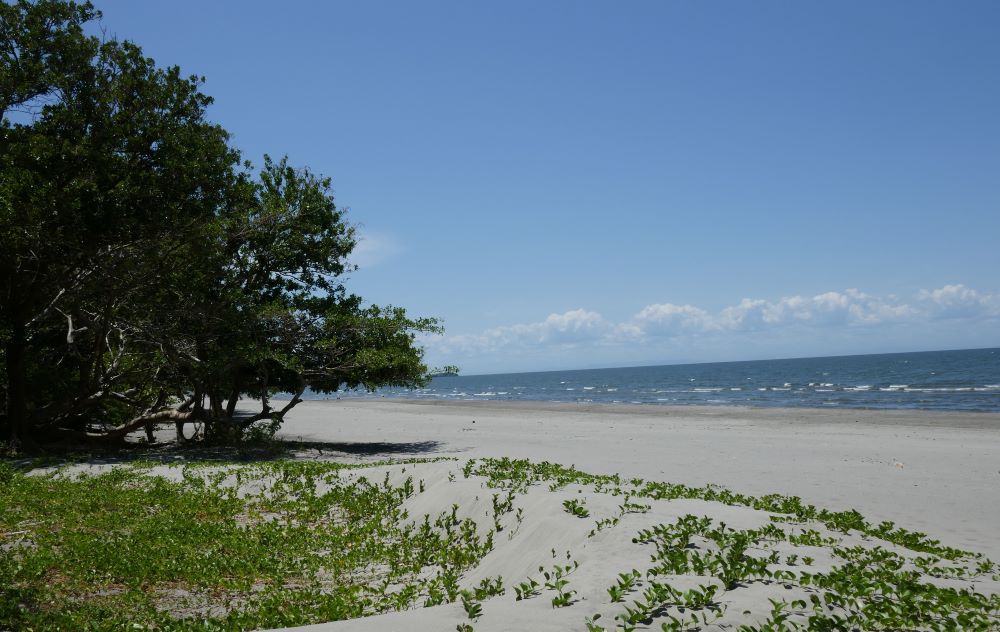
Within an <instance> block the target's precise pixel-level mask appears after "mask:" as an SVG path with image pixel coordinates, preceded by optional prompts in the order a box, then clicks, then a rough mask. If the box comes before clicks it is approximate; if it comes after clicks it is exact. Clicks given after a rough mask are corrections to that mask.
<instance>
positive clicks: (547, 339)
mask: <svg viewBox="0 0 1000 632" xmlns="http://www.w3.org/2000/svg"><path fill="white" fill-rule="evenodd" d="M956 318H964V319H968V320H970V321H973V320H981V321H984V322H985V321H990V322H992V319H1000V295H997V294H990V293H983V292H977V291H976V290H973V289H970V288H967V287H965V286H963V285H946V286H944V287H941V288H938V289H933V290H921V291H920V292H918V293H917V294H916V296H914V297H913V300H910V301H909V302H907V301H906V300H903V299H900V298H899V297H897V296H895V295H887V296H885V297H878V296H874V295H871V294H866V293H864V292H862V291H860V290H857V289H847V290H843V291H830V292H824V293H821V294H817V295H814V296H800V295H794V296H786V297H782V298H780V299H777V300H768V299H761V298H744V299H742V300H740V301H739V302H738V303H736V304H735V305H730V306H728V307H725V308H723V309H720V310H718V311H717V312H715V313H712V312H709V311H707V310H705V309H703V308H700V307H697V306H694V305H687V304H684V305H679V304H674V303H654V304H651V305H647V306H646V307H643V308H642V309H640V310H639V311H638V312H636V313H635V315H633V316H632V317H631V318H628V319H626V320H624V321H622V322H618V323H615V322H611V321H609V320H608V319H606V318H604V317H603V316H602V315H601V314H599V313H598V312H595V311H591V310H587V309H582V308H581V309H574V310H570V311H567V312H563V313H553V314H550V315H549V316H548V317H546V318H545V319H544V320H541V321H538V322H532V323H521V324H515V325H508V326H503V327H496V328H493V329H488V330H486V331H483V332H482V333H479V334H458V335H445V336H434V337H428V338H426V339H424V342H425V344H426V346H427V347H428V349H429V350H431V351H433V352H434V354H435V355H440V356H444V357H456V356H457V357H459V358H461V357H473V356H476V355H479V354H486V353H490V354H495V353H498V352H502V351H510V352H515V351H525V350H531V351H533V352H536V353H537V352H544V350H545V349H547V348H552V349H562V350H566V349H569V348H575V349H578V350H580V349H586V348H590V347H597V346H606V347H609V348H610V347H614V348H617V349H619V350H621V351H623V353H625V354H628V353H629V350H633V351H637V352H638V351H641V350H644V349H645V348H646V346H648V345H651V344H661V343H663V344H666V343H668V342H669V341H671V340H683V341H687V342H689V341H690V340H692V339H695V338H697V339H699V340H702V341H705V342H706V344H708V343H709V342H712V341H714V342H715V343H718V342H719V341H733V342H738V341H739V340H740V339H744V340H750V338H748V336H750V335H751V334H753V333H755V332H763V331H768V332H771V333H770V334H769V336H772V337H773V336H781V335H784V334H787V335H788V336H791V335H793V332H799V334H794V335H803V332H810V331H812V332H823V335H829V336H836V335H838V332H842V333H843V334H844V335H846V332H847V331H851V330H854V331H859V330H871V331H876V330H877V328H878V327H884V326H887V325H891V324H896V323H907V324H918V325H919V324H925V325H930V324H932V323H934V322H938V321H947V320H948V319H956ZM808 335H813V334H808ZM657 341H659V342H657ZM688 346H691V345H690V344H688Z"/></svg>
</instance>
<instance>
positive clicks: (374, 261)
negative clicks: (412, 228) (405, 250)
mask: <svg viewBox="0 0 1000 632" xmlns="http://www.w3.org/2000/svg"><path fill="white" fill-rule="evenodd" d="M401 251H402V248H401V247H400V245H399V243H398V242H397V241H396V240H395V239H394V238H393V237H392V236H390V235H386V234H384V233H370V232H366V233H364V234H359V235H358V243H357V245H355V246H354V251H353V252H352V253H351V256H350V257H349V259H350V262H351V263H353V264H355V265H357V266H358V267H359V268H361V269H362V270H364V269H365V268H371V267H372V266H377V265H378V264H380V263H382V262H384V261H387V260H389V259H391V258H393V257H395V256H396V255H397V254H399V253H400V252H401Z"/></svg>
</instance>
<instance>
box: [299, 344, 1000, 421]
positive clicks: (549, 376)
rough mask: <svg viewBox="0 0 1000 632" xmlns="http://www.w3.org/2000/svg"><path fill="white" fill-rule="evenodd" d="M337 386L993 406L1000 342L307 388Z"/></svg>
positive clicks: (632, 400) (435, 392)
mask: <svg viewBox="0 0 1000 632" xmlns="http://www.w3.org/2000/svg"><path fill="white" fill-rule="evenodd" d="M336 396H341V397H362V398H372V397H379V398H380V397H395V398H407V399H423V400H520V401H525V400H535V401H550V402H579V403H606V404H648V405H730V406H775V407H806V408H826V407H831V406H837V407H841V408H879V409H926V410H959V411H982V412H1000V349H968V350H961V351H927V352H917V353H887V354H878V355H856V356H834V357H824V358H795V359H789V360H755V361H747V362H712V363H705V364H674V365H665V366H642V367H628V368H614V369H583V370H575V371H544V372H536V373H501V374H496V375H459V376H447V377H436V378H434V379H433V380H432V381H431V383H430V384H429V385H428V386H427V387H425V388H419V389H400V388H386V389H379V390H378V391H376V392H374V393H368V392H364V391H348V392H346V393H338V394H336V395H328V396H320V395H314V396H313V398H315V399H323V398H332V397H336Z"/></svg>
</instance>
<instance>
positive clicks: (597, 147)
mask: <svg viewBox="0 0 1000 632" xmlns="http://www.w3.org/2000/svg"><path fill="white" fill-rule="evenodd" d="M97 4H98V7H99V8H100V9H101V10H103V12H104V21H103V27H104V28H105V29H106V31H107V33H109V34H111V35H116V36H118V37H119V38H127V39H132V40H135V41H136V42H137V43H139V44H140V45H142V46H143V48H144V49H145V51H146V52H147V54H149V55H150V56H152V57H154V58H155V59H156V60H157V61H158V62H159V63H161V64H179V65H180V66H181V67H182V69H183V70H184V71H185V72H189V73H194V74H199V75H204V76H205V77H206V78H207V82H206V86H205V91H206V92H207V93H208V94H211V95H212V96H214V97H215V98H216V104H215V105H214V106H213V108H212V110H211V116H212V117H213V119H214V120H216V121H218V122H219V123H221V124H222V125H224V126H225V127H226V128H227V129H229V130H230V131H231V132H232V133H233V135H234V143H235V145H236V146H238V147H240V148H241V149H242V150H243V151H244V152H245V153H246V155H247V157H248V158H250V159H251V160H254V161H255V162H258V163H259V162H260V157H261V155H262V154H264V153H265V152H267V153H270V154H272V155H281V154H288V155H289V157H290V159H291V160H292V162H293V163H295V164H298V165H302V166H309V167H310V168H311V169H313V170H314V171H317V172H320V173H323V174H326V175H330V176H331V177H332V178H333V180H334V187H335V191H336V195H337V200H338V203H339V204H340V205H342V206H348V207H350V209H351V213H350V217H351V219H352V221H354V222H356V223H358V224H359V226H360V233H361V235H362V236H363V241H362V243H361V245H360V247H359V251H358V253H357V256H356V260H357V262H358V263H359V264H360V265H361V266H362V269H361V270H360V271H358V272H356V273H354V274H353V275H352V278H351V280H350V287H351V288H352V289H353V290H355V291H356V292H357V293H359V294H361V295H362V296H364V297H366V298H367V299H368V300H370V301H372V302H377V303H393V304H398V305H402V306H405V307H407V308H408V310H409V311H411V312H412V313H413V314H418V315H433V316H439V317H441V318H442V319H443V320H444V324H445V327H446V330H447V333H446V334H445V336H444V337H435V338H431V339H427V340H426V341H425V344H426V347H427V360H428V362H429V363H431V364H438V365H439V364H445V363H450V364H458V365H460V366H461V367H462V368H463V370H464V372H466V373H489V372H500V371H515V370H536V369H539V370H540V369H556V368H582V367H599V366H620V365H636V364H664V363H672V362H687V361H711V360H736V359H753V358H768V357H789V356H807V355H832V354H841V353H865V352H883V351H905V350H925V349H943V348H957V347H986V346H1000V275H998V272H997V271H998V270H1000V176H998V174H1000V116H997V112H1000V38H998V37H996V25H997V24H998V23H1000V4H998V3H996V2H992V1H983V2H975V1H968V2H961V3H950V2H944V1H941V2H921V1H916V0H907V1H896V2H893V1H883V2H860V1H854V2H840V3H815V2H790V1H789V2H753V3H750V2H697V3H695V2H660V1H657V2H628V3H612V2H601V3H598V2H585V1H582V0H577V1H573V2H555V1H547V2H502V3H501V2H493V3H487V2H469V1H463V2H419V3H417V2H383V1H376V2H283V3H280V4H279V3H275V2H239V3H236V2H205V1H204V0H202V1H201V2H197V3H196V2H189V1H187V0H181V1H176V0H175V1H172V2H170V3H154V2H136V1H135V0H115V1H106V2H100V1H99V2H98V3H97Z"/></svg>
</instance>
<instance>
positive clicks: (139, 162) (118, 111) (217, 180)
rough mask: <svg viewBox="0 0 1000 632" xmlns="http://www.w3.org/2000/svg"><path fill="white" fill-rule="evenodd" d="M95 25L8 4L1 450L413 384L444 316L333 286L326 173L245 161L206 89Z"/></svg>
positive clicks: (55, 11)
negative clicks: (419, 337) (6, 443)
mask: <svg viewBox="0 0 1000 632" xmlns="http://www.w3.org/2000/svg"><path fill="white" fill-rule="evenodd" d="M99 18H100V14H99V12H98V11H96V10H95V9H94V7H93V6H92V5H91V4H90V3H89V2H83V3H75V2H68V1H64V0H37V1H34V2H29V1H28V0H19V1H17V2H14V3H7V2H4V3H0V108H2V113H3V119H2V123H0V375H2V389H0V436H2V437H4V438H7V439H13V440H14V441H37V440H44V439H47V438H50V437H60V438H67V437H68V438H71V439H73V440H86V439H88V438H91V437H99V438H112V439H113V438H121V437H123V436H125V435H126V434H127V433H129V432H132V431H134V430H136V429H138V428H142V427H146V428H147V429H151V428H152V426H151V424H155V423H161V422H172V423H183V422H185V421H188V420H192V419H198V420H201V421H204V422H205V423H206V427H207V428H209V429H210V430H211V429H218V428H224V427H225V428H231V427H233V426H234V425H246V424H249V423H252V422H254V421H257V420H260V419H270V420H275V421H278V422H280V421H281V419H282V418H283V416H284V414H285V413H286V412H287V411H288V410H289V409H290V408H291V407H292V406H294V405H295V404H296V403H298V402H299V401H300V396H301V395H302V394H303V392H304V391H305V389H311V390H312V391H317V392H332V391H335V390H338V389H340V388H344V387H365V388H374V387H376V386H381V385H402V386H413V385H417V384H420V383H422V381H423V380H424V379H425V374H426V367H424V366H423V364H422V362H421V357H422V350H421V349H420V348H419V347H418V346H417V345H416V344H415V335H416V334H417V333H418V332H424V331H437V330H438V325H437V322H436V321H435V320H434V319H429V318H411V317H408V316H407V314H406V312H405V311H404V310H403V309H401V308H398V307H392V306H388V307H379V306H371V305H366V304H365V303H364V302H363V300H362V299H361V298H360V297H358V296H355V295H353V294H351V293H349V292H348V291H347V289H346V288H345V287H344V284H343V280H344V276H345V273H347V272H350V271H351V270H352V269H353V268H352V266H351V265H350V264H349V260H348V257H349V255H350V253H351V251H352V249H353V248H354V245H355V233H354V228H353V227H352V225H351V224H350V223H349V222H348V221H347V219H346V217H345V215H344V212H343V211H342V210H341V209H339V208H338V207H337V206H336V205H335V203H334V198H333V194H332V189H331V181H330V180H329V179H328V178H325V177H321V176H318V175H316V174H314V173H312V172H311V171H309V170H308V169H300V168H295V167H293V166H291V165H289V164H288V161H287V160H286V159H281V160H272V159H271V158H269V157H265V158H264V160H263V164H262V165H261V166H260V168H259V169H255V168H254V167H253V166H252V165H250V164H249V163H248V162H246V161H244V159H243V158H242V156H241V154H240V152H239V151H238V150H237V149H236V148H234V147H233V146H232V145H231V144H230V138H229V135H228V133H227V132H226V130H225V129H223V128H222V127H221V126H219V125H217V124H214V123H212V122H211V121H209V120H208V119H207V117H206V109H207V107H208V106H209V105H210V104H211V102H212V99H211V98H210V97H208V96H206V95H205V94H203V93H202V92H201V91H200V88H201V85H202V82H203V80H202V79H200V78H198V77H194V76H184V75H182V74H181V71H180V69H179V68H177V67H176V66H173V67H166V68H162V67H159V66H157V65H156V64H155V63H154V61H153V60H151V59H149V58H147V57H145V56H144V55H143V53H142V50H141V49H140V48H139V47H138V46H137V45H135V44H133V43H131V42H128V41H117V40H108V41H102V40H101V39H99V38H97V37H94V36H90V35H87V34H86V32H85V30H84V25H85V24H86V23H87V22H90V21H93V20H97V19H99ZM277 392H288V393H291V394H292V398H291V400H290V401H289V402H288V404H287V405H285V406H284V407H282V408H281V409H273V408H272V407H271V405H270V397H271V396H272V395H274V394H275V393H277ZM242 396H250V397H254V398H258V399H259V400H260V401H261V402H262V407H261V410H260V412H259V413H258V414H256V415H254V416H251V417H247V416H243V417H238V416H237V415H236V402H237V401H238V400H239V399H240V397H242ZM148 431H150V432H151V430H148Z"/></svg>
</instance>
